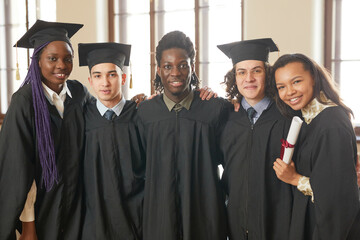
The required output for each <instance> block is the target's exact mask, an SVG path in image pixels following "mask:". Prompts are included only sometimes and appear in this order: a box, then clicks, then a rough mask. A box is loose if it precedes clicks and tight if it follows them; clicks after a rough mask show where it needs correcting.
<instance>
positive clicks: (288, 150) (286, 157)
mask: <svg viewBox="0 0 360 240" xmlns="http://www.w3.org/2000/svg"><path fill="white" fill-rule="evenodd" d="M302 123H303V120H301V118H299V117H293V119H292V121H291V125H290V129H289V133H288V136H287V139H286V141H284V140H282V145H281V155H282V160H283V161H284V162H285V163H286V164H289V163H290V161H291V158H292V156H293V154H294V146H295V144H296V140H297V138H298V136H299V132H300V129H301V124H302Z"/></svg>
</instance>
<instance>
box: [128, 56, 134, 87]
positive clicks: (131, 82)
mask: <svg viewBox="0 0 360 240" xmlns="http://www.w3.org/2000/svg"><path fill="white" fill-rule="evenodd" d="M129 85H130V86H129V87H130V89H132V88H133V81H132V69H131V62H130V84H129Z"/></svg>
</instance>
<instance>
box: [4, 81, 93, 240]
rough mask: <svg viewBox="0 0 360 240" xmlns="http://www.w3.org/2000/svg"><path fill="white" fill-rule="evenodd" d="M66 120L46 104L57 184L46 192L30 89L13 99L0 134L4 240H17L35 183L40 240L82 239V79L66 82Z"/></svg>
mask: <svg viewBox="0 0 360 240" xmlns="http://www.w3.org/2000/svg"><path fill="white" fill-rule="evenodd" d="M67 84H68V88H69V90H70V92H71V94H72V98H70V97H69V96H67V97H66V100H65V103H64V118H63V119H61V117H60V115H59V113H58V111H57V110H56V108H55V106H53V105H51V104H50V103H49V102H48V109H49V112H50V118H51V133H52V136H53V140H54V146H55V159H56V165H57V170H58V174H59V183H58V184H55V185H54V186H53V188H52V189H51V190H50V191H49V192H46V190H45V188H44V187H43V186H42V184H41V178H42V168H41V165H40V161H39V156H38V150H37V140H36V131H35V120H34V109H33V101H32V92H31V85H30V84H28V85H25V86H23V87H22V88H20V89H19V90H18V91H17V92H16V93H14V95H13V96H12V100H11V104H10V106H9V109H8V111H7V114H6V116H5V119H4V124H3V126H2V129H1V133H0V193H1V194H0V213H1V214H0V239H1V240H4V239H15V225H16V223H17V222H19V216H20V214H21V212H22V210H23V207H24V204H25V200H26V198H27V194H28V192H29V190H30V187H31V185H32V183H33V180H34V179H35V181H36V186H37V195H36V202H35V224H36V233H37V236H38V239H40V240H41V239H67V240H68V239H70V240H71V239H74V240H76V239H79V233H80V225H81V223H80V221H81V195H82V194H81V193H82V189H81V185H80V182H79V177H80V176H79V170H80V168H79V167H80V160H81V159H82V157H83V156H82V154H83V153H82V149H83V148H82V147H83V142H84V118H83V106H84V103H85V101H86V98H87V96H88V93H87V90H86V88H85V87H84V86H83V85H82V84H81V83H79V82H78V81H72V80H68V81H67Z"/></svg>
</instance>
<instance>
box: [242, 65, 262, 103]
mask: <svg viewBox="0 0 360 240" xmlns="http://www.w3.org/2000/svg"><path fill="white" fill-rule="evenodd" d="M235 76H236V85H237V88H238V90H239V92H240V94H241V95H242V96H243V97H244V98H245V100H246V101H247V102H248V103H249V104H250V105H251V106H254V105H255V104H256V103H258V102H259V101H261V100H262V99H263V98H264V97H265V78H266V71H265V65H264V62H262V61H258V60H245V61H241V62H238V63H236V64H235Z"/></svg>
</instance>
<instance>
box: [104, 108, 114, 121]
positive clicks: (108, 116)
mask: <svg viewBox="0 0 360 240" xmlns="http://www.w3.org/2000/svg"><path fill="white" fill-rule="evenodd" d="M114 114H115V112H114V111H113V110H111V109H108V110H107V111H106V112H105V114H104V117H105V118H106V119H107V120H112V119H113V117H114Z"/></svg>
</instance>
